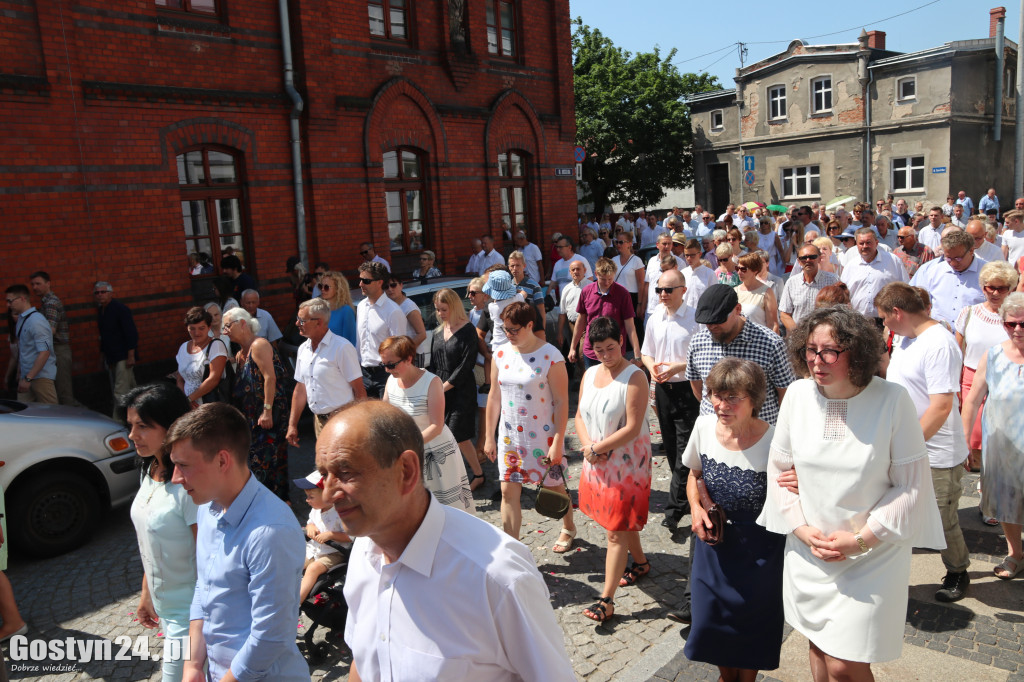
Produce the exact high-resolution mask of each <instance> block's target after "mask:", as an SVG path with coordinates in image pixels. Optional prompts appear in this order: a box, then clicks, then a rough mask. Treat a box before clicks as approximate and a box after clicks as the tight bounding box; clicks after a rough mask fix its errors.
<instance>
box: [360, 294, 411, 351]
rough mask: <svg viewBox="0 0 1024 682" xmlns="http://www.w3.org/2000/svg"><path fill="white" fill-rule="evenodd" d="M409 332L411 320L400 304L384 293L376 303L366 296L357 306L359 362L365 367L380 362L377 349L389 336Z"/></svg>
mask: <svg viewBox="0 0 1024 682" xmlns="http://www.w3.org/2000/svg"><path fill="white" fill-rule="evenodd" d="M408 333H409V322H408V320H406V319H405V313H403V312H402V309H401V308H399V307H398V304H397V303H395V302H394V301H392V300H391V299H390V298H388V297H387V294H384V293H382V294H381V295H380V298H378V299H377V302H376V303H370V299H368V298H364V299H363V300H361V301H359V305H358V306H357V307H356V340H357V341H359V362H360V363H361V364H362V366H363V367H376V366H378V365H379V364H380V353H379V352H377V349H378V348H380V344H381V343H382V342H383V341H384V339H386V338H388V337H389V336H400V335H403V334H408Z"/></svg>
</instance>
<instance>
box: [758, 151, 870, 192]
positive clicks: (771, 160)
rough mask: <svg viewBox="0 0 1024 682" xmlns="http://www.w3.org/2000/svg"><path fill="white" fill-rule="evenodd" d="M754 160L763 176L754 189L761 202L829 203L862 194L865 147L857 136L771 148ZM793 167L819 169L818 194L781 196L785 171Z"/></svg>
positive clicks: (761, 152) (760, 152)
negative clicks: (847, 196) (849, 195)
mask: <svg viewBox="0 0 1024 682" xmlns="http://www.w3.org/2000/svg"><path fill="white" fill-rule="evenodd" d="M755 159H756V161H755V163H756V164H757V167H759V168H760V169H762V176H759V177H758V182H755V183H754V184H753V185H752V186H751V189H756V190H759V191H758V197H759V201H763V202H765V203H776V204H779V203H784V204H792V203H801V204H803V203H810V202H812V201H829V200H831V199H833V198H835V197H837V196H842V195H845V194H853V195H855V196H856V195H858V194H859V193H860V191H861V178H862V177H863V175H864V171H863V168H864V163H863V145H862V143H861V141H860V138H858V137H851V138H838V139H835V138H833V139H831V140H827V141H824V142H800V143H795V144H780V145H773V146H772V147H771V148H769V149H760V150H758V152H757V153H756V154H755ZM794 166H819V168H820V190H821V191H820V193H819V194H817V195H812V196H806V197H785V196H783V195H782V170H783V169H784V168H792V167H794ZM766 197H767V198H766Z"/></svg>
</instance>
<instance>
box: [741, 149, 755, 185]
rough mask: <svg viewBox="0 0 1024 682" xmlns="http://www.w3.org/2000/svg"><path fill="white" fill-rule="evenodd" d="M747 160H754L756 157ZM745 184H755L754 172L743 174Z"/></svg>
mask: <svg viewBox="0 0 1024 682" xmlns="http://www.w3.org/2000/svg"><path fill="white" fill-rule="evenodd" d="M747 158H750V159H752V158H754V157H752V156H749V157H747ZM743 182H745V183H747V184H748V185H753V184H754V171H747V172H746V173H744V174H743Z"/></svg>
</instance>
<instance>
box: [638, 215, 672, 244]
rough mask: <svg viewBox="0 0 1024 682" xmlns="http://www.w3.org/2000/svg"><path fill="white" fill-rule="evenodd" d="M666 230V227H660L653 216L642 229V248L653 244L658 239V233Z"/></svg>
mask: <svg viewBox="0 0 1024 682" xmlns="http://www.w3.org/2000/svg"><path fill="white" fill-rule="evenodd" d="M666 231H667V230H665V228H664V227H659V226H657V225H656V224H655V223H654V221H653V216H652V219H651V220H649V221H648V223H647V225H646V226H645V227H644V228H643V229H642V230H640V248H641V249H643V248H645V247H648V246H653V245H654V243H655V242H656V241H658V235H660V234H664V233H665V232H666Z"/></svg>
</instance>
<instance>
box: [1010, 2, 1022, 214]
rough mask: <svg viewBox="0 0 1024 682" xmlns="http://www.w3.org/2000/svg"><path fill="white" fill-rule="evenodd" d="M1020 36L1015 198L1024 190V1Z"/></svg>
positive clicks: (1014, 155)
mask: <svg viewBox="0 0 1024 682" xmlns="http://www.w3.org/2000/svg"><path fill="white" fill-rule="evenodd" d="M1020 11H1021V13H1020V14H1019V15H1017V16H1018V17H1019V21H1020V35H1019V36H1018V39H1017V97H1016V99H1017V129H1016V131H1015V133H1016V142H1015V144H1014V153H1013V196H1020V195H1021V191H1022V190H1024V0H1021V2H1020Z"/></svg>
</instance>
